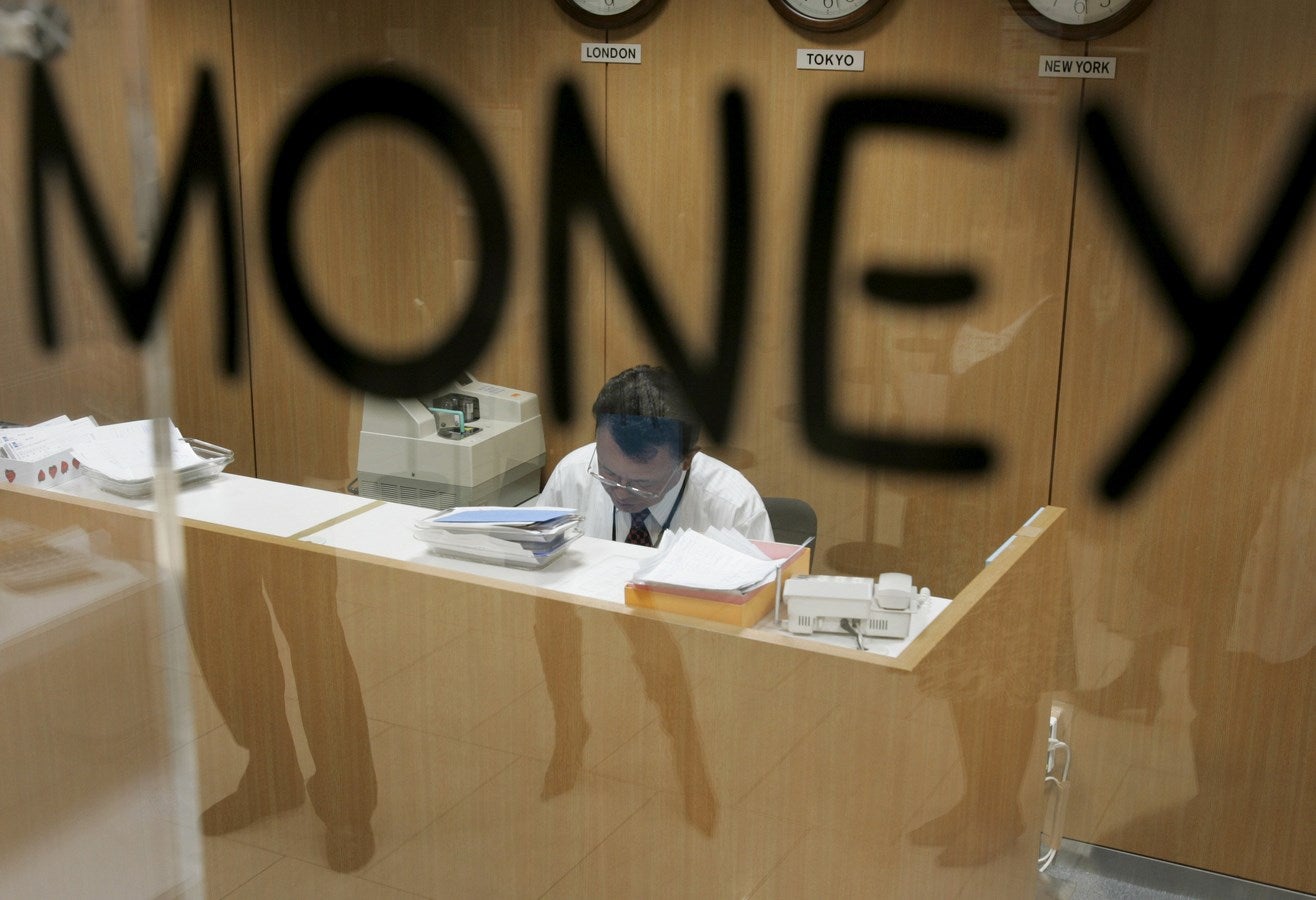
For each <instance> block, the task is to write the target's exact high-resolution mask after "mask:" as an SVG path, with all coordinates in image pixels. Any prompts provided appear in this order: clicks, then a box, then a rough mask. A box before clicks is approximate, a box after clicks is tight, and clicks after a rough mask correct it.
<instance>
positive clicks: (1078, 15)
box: [1010, 0, 1151, 41]
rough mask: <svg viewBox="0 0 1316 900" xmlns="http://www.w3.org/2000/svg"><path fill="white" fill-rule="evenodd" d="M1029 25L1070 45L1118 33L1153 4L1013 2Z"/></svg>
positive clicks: (1133, 0)
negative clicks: (1074, 42)
mask: <svg viewBox="0 0 1316 900" xmlns="http://www.w3.org/2000/svg"><path fill="white" fill-rule="evenodd" d="M1010 5H1011V6H1013V7H1014V11H1015V12H1017V13H1018V14H1019V18H1021V19H1023V20H1024V21H1025V22H1027V23H1028V24H1029V25H1031V26H1033V27H1034V28H1036V29H1037V30H1038V31H1040V32H1042V33H1043V34H1049V35H1051V36H1052V37H1058V38H1064V39H1065V40H1067V41H1089V40H1092V39H1093V38H1099V37H1105V36H1106V35H1108V34H1112V33H1113V32H1116V31H1119V30H1120V29H1121V28H1123V27H1124V26H1125V25H1127V24H1129V23H1130V22H1132V21H1133V20H1134V19H1136V18H1138V16H1139V15H1141V14H1142V11H1143V10H1144V9H1146V8H1147V7H1148V6H1150V5H1151V0H1010Z"/></svg>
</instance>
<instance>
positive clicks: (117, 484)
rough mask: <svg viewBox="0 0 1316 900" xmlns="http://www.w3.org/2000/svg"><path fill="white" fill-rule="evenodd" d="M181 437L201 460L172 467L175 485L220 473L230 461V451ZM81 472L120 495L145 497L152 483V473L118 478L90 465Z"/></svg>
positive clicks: (231, 453) (190, 482)
mask: <svg viewBox="0 0 1316 900" xmlns="http://www.w3.org/2000/svg"><path fill="white" fill-rule="evenodd" d="M183 440H184V441H186V442H187V444H188V446H190V447H191V448H192V452H194V453H195V454H196V455H197V456H199V457H201V462H199V463H193V464H192V465H190V466H184V467H183V468H181V469H178V470H176V474H177V475H178V485H179V487H184V486H186V485H189V484H195V483H196V482H198V481H205V480H206V479H207V478H213V477H215V476H216V475H218V474H219V473H220V472H223V471H224V469H225V468H226V467H227V466H228V464H229V463H231V462H233V451H232V450H227V449H225V448H223V447H218V446H216V445H214V444H208V443H206V442H205V441H202V440H198V439H196V438H184V439H183ZM82 474H83V475H84V476H86V477H87V478H90V479H91V480H92V481H94V482H95V483H96V486H97V487H99V488H100V489H101V490H103V491H109V492H110V493H111V494H118V495H119V496H120V497H134V498H136V497H149V496H150V495H151V491H152V490H153V488H154V485H155V476H154V475H152V476H149V477H147V478H136V479H133V480H130V481H122V480H120V479H117V478H111V477H110V476H108V475H105V474H104V473H101V472H97V471H96V470H95V469H93V468H91V467H90V466H83V467H82Z"/></svg>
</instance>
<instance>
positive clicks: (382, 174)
mask: <svg viewBox="0 0 1316 900" xmlns="http://www.w3.org/2000/svg"><path fill="white" fill-rule="evenodd" d="M233 21H234V33H235V35H236V37H235V46H236V54H235V56H236V60H237V61H236V68H237V73H238V74H237V80H238V94H239V100H240V106H241V110H242V114H241V120H242V122H241V124H242V128H241V137H242V143H243V148H244V149H243V153H244V159H246V160H247V161H248V162H247V164H246V165H245V166H244V174H245V177H244V180H243V197H244V222H245V225H246V238H247V246H248V255H249V261H250V269H249V285H250V288H251V291H252V296H253V304H252V323H253V362H254V373H255V374H254V378H255V387H254V392H253V393H254V406H255V415H256V421H257V423H258V429H259V431H260V432H261V435H262V439H261V450H260V474H261V475H262V477H267V478H273V479H276V480H281V481H291V482H303V483H314V484H324V485H331V486H336V487H342V486H343V485H345V484H346V483H347V481H348V480H349V479H350V478H351V477H353V476H354V475H355V459H356V444H357V431H358V426H357V425H356V421H357V420H356V418H355V417H354V416H353V414H352V404H353V402H359V397H353V395H352V394H351V393H350V392H349V391H348V390H347V389H345V388H343V387H342V386H340V385H339V384H337V383H336V382H334V381H332V380H331V379H329V378H328V377H327V375H326V373H325V371H323V370H322V369H321V368H320V367H319V364H318V363H317V362H315V361H314V360H313V359H312V358H311V356H310V354H309V353H308V352H307V351H306V350H305V349H304V348H303V346H302V344H301V343H300V341H299V340H298V338H297V336H296V334H295V332H294V331H293V330H292V329H291V328H290V327H289V326H288V323H287V322H286V321H285V319H284V317H283V314H282V312H281V310H280V309H279V306H278V298H277V296H276V295H275V293H274V291H275V287H274V284H273V279H272V276H271V273H270V270H269V266H268V261H267V258H266V252H265V240H266V238H265V225H264V193H265V185H266V180H267V178H268V176H269V169H270V166H271V165H272V164H273V158H274V154H275V151H276V146H277V141H278V139H279V135H280V133H281V131H282V129H283V128H284V127H285V125H286V123H287V122H288V120H289V118H290V117H291V116H292V115H293V113H294V112H295V111H296V109H297V108H298V107H300V105H301V104H302V103H304V102H306V101H307V100H308V99H309V98H310V97H311V95H312V94H314V93H315V92H316V91H318V90H319V89H320V88H321V87H322V86H324V85H325V84H326V83H327V82H328V80H329V79H331V78H334V77H337V76H339V75H341V74H343V73H345V72H348V71H351V70H357V69H360V68H362V67H372V68H380V69H383V70H386V71H394V72H397V73H399V74H404V75H407V76H408V77H411V78H413V79H420V80H422V81H424V82H425V83H427V84H429V85H431V86H432V88H433V89H435V90H436V91H438V92H440V93H441V94H442V96H443V97H444V98H445V99H446V100H447V101H449V102H450V103H451V104H452V105H453V106H454V107H455V108H456V110H457V111H458V112H459V113H460V114H461V115H462V116H464V117H465V118H466V120H467V121H468V122H469V123H470V124H471V126H472V127H473V129H474V130H475V132H476V133H477V135H478V137H479V139H480V140H481V141H482V142H483V144H484V147H485V149H486V151H487V152H488V153H489V154H490V156H491V157H492V158H493V162H494V164H495V166H496V169H497V174H498V177H499V179H500V182H501V184H502V187H503V191H504V194H505V199H506V202H507V204H508V212H509V217H510V222H511V227H512V235H511V238H512V248H511V254H512V260H513V270H512V273H511V279H510V284H509V295H508V299H507V305H506V308H505V310H504V313H503V315H502V317H501V320H500V324H499V331H498V334H497V337H496V340H495V342H494V344H493V346H492V347H491V348H490V349H489V350H488V351H487V352H486V353H485V354H484V355H483V356H482V357H481V358H480V359H479V361H478V362H477V363H476V364H475V366H474V367H473V368H474V374H475V375H476V377H478V378H480V379H481V380H484V381H490V382H493V383H495V384H506V385H511V386H515V387H520V388H524V389H527V390H532V391H535V392H537V393H540V394H541V397H542V398H543V401H544V403H545V404H546V403H547V387H546V385H545V384H544V379H543V368H544V365H543V351H542V348H541V344H542V338H541V336H542V334H543V332H544V329H543V324H542V312H541V309H542V304H541V302H540V300H539V295H540V289H539V274H538V273H539V269H540V266H539V253H540V251H539V247H540V245H541V236H540V230H541V225H540V220H541V214H540V206H541V192H542V187H541V186H542V183H543V179H544V175H543V169H544V160H545V156H546V152H547V146H548V143H547V139H548V138H547V136H548V130H547V129H548V110H549V107H550V104H549V102H548V101H549V98H550V96H551V93H550V92H551V86H552V85H553V84H554V83H555V82H556V81H557V80H558V79H559V77H561V75H562V74H563V70H564V69H565V68H566V67H567V66H568V65H569V64H570V62H571V60H572V59H573V57H578V54H579V51H578V49H577V46H576V44H577V39H578V38H580V37H581V35H580V34H578V33H577V32H576V31H575V30H574V29H573V27H572V26H571V25H570V24H569V22H568V20H567V19H566V17H565V16H564V15H563V14H561V12H560V11H559V10H557V9H556V8H555V7H554V6H553V4H550V3H535V4H526V3H519V2H513V0H506V2H500V3H491V4H483V5H482V6H481V9H480V12H479V14H478V15H474V16H471V15H465V14H462V15H458V14H457V13H456V12H455V11H453V10H452V9H450V8H444V7H443V6H441V5H435V4H427V3H418V2H392V3H386V4H384V5H382V6H379V7H377V8H372V10H371V11H370V13H369V14H363V13H362V11H361V10H360V9H359V8H358V7H357V6H354V5H349V4H345V3H331V4H320V3H316V4H294V5H282V6H279V7H277V8H275V7H269V6H268V5H266V4H254V3H243V2H239V3H236V4H234V20H233ZM595 37H597V35H595ZM570 75H571V77H572V78H573V80H575V81H576V82H577V83H578V85H579V86H580V89H581V91H582V94H583V96H584V98H585V102H586V103H587V104H589V105H591V106H593V107H594V108H595V109H598V108H599V107H598V106H597V99H596V98H597V97H599V96H601V87H602V83H601V79H602V71H601V70H600V69H594V70H589V71H584V72H579V71H574V70H573V71H572V72H571V73H570ZM323 147H324V149H323V152H322V153H321V154H320V155H319V156H318V157H317V158H316V161H315V162H314V163H313V164H312V166H310V167H309V169H308V171H307V173H306V175H305V181H304V189H303V193H302V195H301V197H300V201H299V207H298V210H297V232H296V237H295V243H296V247H295V253H296V255H297V258H298V259H299V261H300V263H301V265H302V267H303V271H305V272H306V273H307V275H306V281H307V285H308V289H309V290H310V291H311V292H312V294H313V296H314V301H315V304H316V308H317V309H318V310H319V311H320V313H321V315H322V316H323V318H324V319H325V320H326V322H327V323H329V324H330V326H331V327H332V328H334V329H336V330H337V331H338V332H339V333H340V334H341V335H343V336H344V337H345V338H348V339H349V340H351V341H352V342H354V343H355V345H356V346H358V347H359V348H361V349H362V350H365V351H369V352H371V353H374V354H377V355H379V356H380V357H382V358H388V359H393V358H399V357H404V356H412V355H414V354H415V353H417V352H419V351H420V350H421V349H422V348H428V347H429V346H430V345H432V344H433V343H435V342H437V341H440V340H442V339H444V338H445V337H446V336H447V335H448V334H449V332H450V330H451V328H452V326H453V324H454V322H455V321H456V320H457V319H458V318H459V317H460V316H461V315H463V314H464V313H465V310H466V304H467V302H468V289H469V285H470V284H471V280H472V277H473V271H474V268H475V266H476V265H477V262H478V257H477V254H478V252H479V250H478V245H477V243H478V242H477V241H476V240H475V235H474V231H473V227H472V223H473V216H472V213H473V210H472V209H471V205H470V198H469V195H468V193H467V192H466V191H465V189H464V187H463V184H462V182H461V181H460V180H459V179H458V178H457V177H456V174H455V170H453V169H452V167H451V166H450V165H449V164H448V163H447V162H446V160H445V159H444V157H443V156H442V155H440V154H437V153H435V152H434V151H433V150H432V149H431V148H430V147H429V146H428V145H427V144H426V143H424V142H423V141H422V140H421V139H420V138H419V137H418V136H417V135H415V134H413V133H410V132H408V131H406V130H404V129H403V128H401V127H400V126H398V125H397V124H396V123H391V124H382V125H381V124H379V123H375V124H374V125H373V126H371V127H365V126H363V127H359V128H355V129H349V130H348V131H347V132H344V133H343V134H342V135H340V136H337V137H335V138H334V139H331V140H329V141H326V142H325V143H324V145H323ZM593 272H594V273H597V267H594V269H593ZM597 283H598V275H597V274H593V273H592V272H591V270H590V269H585V270H584V272H583V277H582V282H581V285H580V289H579V298H580V299H579V300H578V306H577V316H578V318H577V322H578V328H579V329H580V331H579V333H578V334H577V338H578V340H579V344H578V346H579V347H580V348H582V350H581V358H580V359H579V360H577V361H575V362H576V365H577V367H578V370H579V371H580V372H581V373H582V375H581V376H580V377H582V379H583V380H584V382H585V383H586V384H591V383H593V382H594V379H595V378H597V377H598V373H599V372H600V371H601V367H600V366H599V364H598V363H597V362H595V363H591V360H597V359H598V358H599V353H600V351H599V350H597V349H595V348H598V347H599V346H600V345H601V340H602V338H601V333H600V332H599V331H597V330H596V329H597V324H596V323H598V321H599V316H598V315H597V314H596V312H595V310H597V303H598V299H597V298H598V294H599V291H598V289H597ZM591 304H594V305H593V306H591ZM289 348H294V349H292V350H291V351H290V349H289ZM593 389H595V388H590V390H591V391H592V390H593ZM589 396H590V397H592V393H591V394H590V395H589ZM582 402H584V398H582ZM549 431H550V436H549V443H550V445H551V446H552V447H553V450H554V452H555V453H557V454H559V455H560V453H562V452H565V451H564V450H563V445H572V444H574V443H575V442H576V441H575V439H574V438H567V439H566V440H563V439H562V438H560V437H558V435H557V432H556V431H555V430H553V429H552V428H551V427H550V429H549Z"/></svg>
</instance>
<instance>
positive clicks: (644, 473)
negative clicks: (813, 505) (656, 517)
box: [595, 427, 684, 513]
mask: <svg viewBox="0 0 1316 900" xmlns="http://www.w3.org/2000/svg"><path fill="white" fill-rule="evenodd" d="M595 440H596V441H597V442H598V458H597V460H596V461H595V462H596V465H597V466H598V473H599V475H601V476H603V478H605V479H606V480H608V481H611V482H615V483H617V484H624V485H628V486H630V487H633V488H638V489H639V490H642V491H647V492H649V493H650V494H654V495H657V496H649V497H644V496H641V495H639V494H636V493H634V492H632V491H628V490H624V489H623V488H619V487H612V486H609V485H607V484H605V485H604V486H603V489H604V490H606V491H607V492H608V496H609V497H611V498H612V503H613V505H614V506H616V507H617V508H618V509H619V510H621V511H622V512H625V513H637V512H639V511H640V510H642V509H647V508H648V507H650V506H653V505H654V504H655V503H657V502H658V501H659V500H661V499H662V498H663V496H665V495H666V494H667V492H668V491H670V490H671V489H672V487H673V486H675V484H676V483H677V481H678V480H679V478H678V475H679V473H680V471H681V469H683V468H684V461H683V460H682V459H680V458H679V457H677V456H676V455H675V454H674V453H672V450H671V448H669V447H659V448H658V452H656V453H655V454H654V455H653V456H652V457H650V458H649V459H647V460H643V461H641V460H638V459H634V458H633V457H630V456H627V455H626V454H625V453H623V452H622V449H621V448H620V447H618V446H617V442H616V441H615V440H613V437H612V432H611V431H610V430H609V429H608V428H606V427H604V428H600V429H599V430H598V433H597V434H596V435H595Z"/></svg>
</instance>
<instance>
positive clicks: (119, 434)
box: [73, 419, 205, 481]
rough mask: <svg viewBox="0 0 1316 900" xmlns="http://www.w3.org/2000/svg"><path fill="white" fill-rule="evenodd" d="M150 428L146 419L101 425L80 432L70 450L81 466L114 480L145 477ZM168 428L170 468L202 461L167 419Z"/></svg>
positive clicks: (151, 469)
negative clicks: (80, 435) (79, 436)
mask: <svg viewBox="0 0 1316 900" xmlns="http://www.w3.org/2000/svg"><path fill="white" fill-rule="evenodd" d="M151 428H152V424H151V420H150V419H141V420H138V421H136V422H122V423H119V424H116V425H101V426H98V427H97V428H94V429H92V430H90V431H88V432H86V433H85V434H83V435H82V437H81V438H80V439H79V440H78V441H77V442H75V443H74V444H73V454H74V455H75V456H76V457H77V458H78V459H79V460H80V461H81V462H82V465H83V466H85V467H87V468H89V469H93V470H95V471H97V472H99V473H101V474H102V475H104V476H105V477H107V478H112V479H114V480H115V481H140V480H142V479H147V478H150V477H151V476H152V475H154V474H155V459H154V456H153V454H152V443H151V440H152V438H151ZM169 429H170V444H169V447H170V454H171V463H172V467H173V468H174V470H176V471H177V470H180V469H185V468H187V467H188V466H194V465H200V464H203V463H205V460H204V459H202V458H201V457H200V456H198V455H197V454H196V451H195V450H193V449H192V446H191V445H190V444H188V443H187V441H185V440H183V435H182V434H181V433H180V432H179V430H178V427H177V426H176V425H174V424H173V423H172V422H171V423H169Z"/></svg>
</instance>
